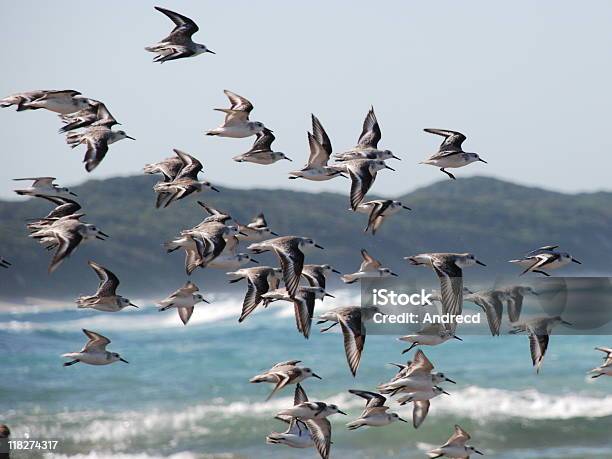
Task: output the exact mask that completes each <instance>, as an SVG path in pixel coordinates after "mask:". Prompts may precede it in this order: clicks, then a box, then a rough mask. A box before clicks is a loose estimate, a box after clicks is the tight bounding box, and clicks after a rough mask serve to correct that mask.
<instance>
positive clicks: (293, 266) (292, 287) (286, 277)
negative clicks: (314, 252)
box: [274, 245, 304, 298]
mask: <svg viewBox="0 0 612 459" xmlns="http://www.w3.org/2000/svg"><path fill="white" fill-rule="evenodd" d="M292 249H293V250H291V251H285V250H278V249H275V250H274V252H276V255H277V256H278V258H279V260H280V265H281V268H282V270H283V281H284V283H285V288H286V289H287V292H288V293H289V296H291V297H292V298H293V297H294V296H295V293H296V292H297V289H298V286H299V285H300V277H301V275H302V268H303V267H304V253H303V252H302V251H301V250H300V249H299V248H298V247H297V245H296V246H294V247H292Z"/></svg>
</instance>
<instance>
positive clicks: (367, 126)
mask: <svg viewBox="0 0 612 459" xmlns="http://www.w3.org/2000/svg"><path fill="white" fill-rule="evenodd" d="M380 137H381V134H380V126H379V125H378V121H377V120H376V114H375V113H374V107H371V108H370V111H369V112H368V114H367V115H366V117H365V120H364V121H363V129H362V130H361V135H360V136H359V141H358V143H357V144H358V146H360V147H362V148H377V147H378V142H379V141H380Z"/></svg>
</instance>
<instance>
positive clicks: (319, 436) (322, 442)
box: [305, 418, 331, 459]
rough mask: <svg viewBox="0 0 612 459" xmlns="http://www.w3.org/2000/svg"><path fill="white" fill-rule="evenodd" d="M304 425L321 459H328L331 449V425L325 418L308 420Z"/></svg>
mask: <svg viewBox="0 0 612 459" xmlns="http://www.w3.org/2000/svg"><path fill="white" fill-rule="evenodd" d="M305 423H306V425H307V426H308V430H309V431H310V435H311V437H312V441H313V442H314V444H315V448H317V451H318V452H319V455H320V456H321V459H328V458H329V450H330V448H331V424H330V423H329V421H328V420H327V418H322V419H308V420H306V421H305Z"/></svg>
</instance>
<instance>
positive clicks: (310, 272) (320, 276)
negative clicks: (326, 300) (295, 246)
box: [302, 264, 342, 290]
mask: <svg viewBox="0 0 612 459" xmlns="http://www.w3.org/2000/svg"><path fill="white" fill-rule="evenodd" d="M329 272H332V273H336V274H342V273H341V272H340V271H338V270H337V269H334V268H332V267H331V266H330V265H327V264H325V265H304V266H303V268H302V277H303V278H304V279H306V281H308V284H309V285H310V286H311V287H321V288H322V289H323V290H325V284H326V276H327V273H329Z"/></svg>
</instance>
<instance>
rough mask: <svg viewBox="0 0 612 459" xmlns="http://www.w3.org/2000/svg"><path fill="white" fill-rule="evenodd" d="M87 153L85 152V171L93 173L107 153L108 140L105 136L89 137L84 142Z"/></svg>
mask: <svg viewBox="0 0 612 459" xmlns="http://www.w3.org/2000/svg"><path fill="white" fill-rule="evenodd" d="M85 142H86V144H87V151H86V152H85V158H84V159H83V162H84V163H85V170H87V172H91V171H93V170H94V169H95V168H96V167H98V165H99V164H100V163H101V162H102V160H103V159H104V157H105V156H106V153H108V139H107V138H106V136H99V135H96V136H89V137H86V140H85Z"/></svg>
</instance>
